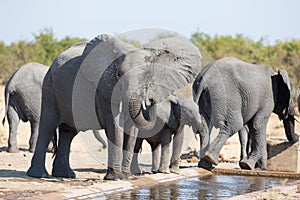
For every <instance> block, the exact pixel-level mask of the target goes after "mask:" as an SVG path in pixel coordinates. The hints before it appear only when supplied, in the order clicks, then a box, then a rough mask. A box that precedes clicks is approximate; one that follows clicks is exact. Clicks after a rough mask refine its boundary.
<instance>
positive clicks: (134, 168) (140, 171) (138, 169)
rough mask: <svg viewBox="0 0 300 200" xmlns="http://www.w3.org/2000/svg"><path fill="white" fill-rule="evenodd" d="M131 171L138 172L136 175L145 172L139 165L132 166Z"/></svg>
mask: <svg viewBox="0 0 300 200" xmlns="http://www.w3.org/2000/svg"><path fill="white" fill-rule="evenodd" d="M130 171H131V173H132V174H136V175H141V174H143V173H144V171H143V170H142V169H141V168H140V167H138V166H136V167H132V168H131V169H130Z"/></svg>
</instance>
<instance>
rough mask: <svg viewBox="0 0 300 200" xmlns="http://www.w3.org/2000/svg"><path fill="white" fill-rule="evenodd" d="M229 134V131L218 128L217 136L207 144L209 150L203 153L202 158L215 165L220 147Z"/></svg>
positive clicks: (217, 161)
mask: <svg viewBox="0 0 300 200" xmlns="http://www.w3.org/2000/svg"><path fill="white" fill-rule="evenodd" d="M231 135H232V134H230V133H229V132H227V131H225V130H220V132H219V134H218V136H217V137H216V138H215V139H214V141H213V142H212V143H211V144H210V145H209V150H208V151H207V152H206V153H205V157H204V159H205V160H206V161H207V162H209V163H211V164H213V165H217V164H218V163H219V160H218V158H219V154H220V152H221V149H222V147H223V146H224V144H225V142H226V140H227V139H228V138H229V137H230V136H231Z"/></svg>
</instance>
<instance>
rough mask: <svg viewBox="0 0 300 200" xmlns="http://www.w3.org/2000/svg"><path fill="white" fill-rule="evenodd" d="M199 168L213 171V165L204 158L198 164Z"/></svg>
mask: <svg viewBox="0 0 300 200" xmlns="http://www.w3.org/2000/svg"><path fill="white" fill-rule="evenodd" d="M198 167H200V168H203V169H206V170H212V169H213V165H212V164H211V163H210V162H208V161H207V160H205V159H204V158H202V159H200V161H199V162H198Z"/></svg>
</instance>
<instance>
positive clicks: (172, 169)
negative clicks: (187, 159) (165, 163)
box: [170, 165, 180, 174]
mask: <svg viewBox="0 0 300 200" xmlns="http://www.w3.org/2000/svg"><path fill="white" fill-rule="evenodd" d="M170 172H171V173H174V174H180V170H179V166H175V165H173V166H171V167H170Z"/></svg>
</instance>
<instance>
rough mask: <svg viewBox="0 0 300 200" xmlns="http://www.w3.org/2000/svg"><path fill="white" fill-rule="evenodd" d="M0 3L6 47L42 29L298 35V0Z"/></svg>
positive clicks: (74, 33) (0, 35)
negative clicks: (154, 30)
mask: <svg viewBox="0 0 300 200" xmlns="http://www.w3.org/2000/svg"><path fill="white" fill-rule="evenodd" d="M0 7H1V12H0V41H3V42H5V44H7V45H9V44H11V43H12V42H18V41H19V40H25V41H32V40H33V39H34V34H38V33H39V32H40V31H42V30H43V29H45V28H51V29H52V30H53V32H54V34H55V37H56V38H57V39H62V38H64V37H66V36H71V37H80V38H86V39H92V38H93V37H95V36H96V35H98V34H102V33H108V34H112V35H117V34H122V33H124V32H129V31H132V30H137V29H145V28H147V29H145V30H152V29H163V30H170V31H175V32H177V33H180V34H182V35H184V36H186V37H190V36H191V35H192V34H193V33H195V32H197V31H198V32H204V33H207V34H209V35H211V36H214V35H216V34H217V35H233V36H234V35H236V34H242V35H244V36H246V37H249V38H250V39H253V40H255V41H257V40H259V39H260V38H265V39H266V41H267V42H268V43H270V44H272V43H275V42H276V41H277V40H281V41H287V40H291V39H300V1H299V0H206V1H203V0H184V1H182V0H181V1H179V0H150V1H144V0H126V1H125V0H119V1H117V0H50V1H49V0H47V1H46V0H0ZM139 35H141V36H144V37H146V36H145V32H143V33H142V34H139Z"/></svg>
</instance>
